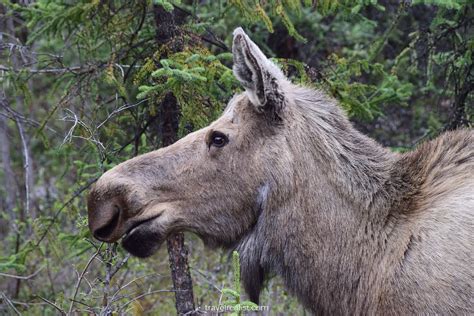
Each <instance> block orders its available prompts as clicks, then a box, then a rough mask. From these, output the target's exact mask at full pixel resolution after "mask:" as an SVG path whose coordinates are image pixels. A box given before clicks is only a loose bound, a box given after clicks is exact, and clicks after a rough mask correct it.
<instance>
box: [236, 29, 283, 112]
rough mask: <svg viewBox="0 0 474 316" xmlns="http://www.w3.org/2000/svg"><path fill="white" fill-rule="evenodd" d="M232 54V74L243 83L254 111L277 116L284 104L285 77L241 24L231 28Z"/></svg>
mask: <svg viewBox="0 0 474 316" xmlns="http://www.w3.org/2000/svg"><path fill="white" fill-rule="evenodd" d="M232 54H233V56H234V67H233V71H234V75H235V76H236V77H237V79H238V80H239V81H240V82H241V83H242V85H243V86H244V88H245V91H246V92H247V95H248V97H249V99H250V102H252V104H253V105H254V106H255V107H256V108H257V110H259V111H262V112H264V111H265V112H267V111H269V112H271V113H272V114H273V115H276V116H277V117H278V115H279V113H280V111H281V110H282V109H283V107H284V106H285V103H286V99H285V94H284V91H283V89H282V85H284V84H285V83H286V82H287V79H286V77H285V76H284V75H283V73H282V72H281V70H280V69H279V68H278V67H277V66H276V65H275V64H274V63H273V62H271V61H270V60H269V59H268V58H267V57H265V55H264V54H263V53H262V51H261V50H260V49H259V48H258V46H257V45H256V44H255V43H254V42H252V40H250V38H249V37H248V36H247V34H245V32H244V30H243V29H242V28H240V27H239V28H237V29H235V31H234V41H233V45H232Z"/></svg>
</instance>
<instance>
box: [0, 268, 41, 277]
mask: <svg viewBox="0 0 474 316" xmlns="http://www.w3.org/2000/svg"><path fill="white" fill-rule="evenodd" d="M44 267H45V266H42V267H41V268H39V269H38V270H37V271H36V272H34V273H32V274H30V275H26V276H23V275H14V274H8V273H0V276H2V277H5V278H12V279H17V280H29V279H31V278H34V277H35V276H36V275H37V274H38V273H40V272H41V270H43V269H44Z"/></svg>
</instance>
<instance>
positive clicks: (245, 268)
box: [88, 29, 474, 314]
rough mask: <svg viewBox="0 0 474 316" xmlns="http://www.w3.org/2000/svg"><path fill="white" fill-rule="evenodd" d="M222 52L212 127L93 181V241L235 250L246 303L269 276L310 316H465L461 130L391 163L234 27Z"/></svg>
mask: <svg viewBox="0 0 474 316" xmlns="http://www.w3.org/2000/svg"><path fill="white" fill-rule="evenodd" d="M233 53H234V73H235V74H236V76H237V78H238V79H239V80H240V81H241V82H242V84H243V86H244V87H245V88H246V92H245V93H243V94H240V95H237V96H235V97H234V98H233V99H232V100H231V101H230V102H229V105H228V107H227V109H226V110H225V112H224V114H223V115H222V117H221V118H219V119H218V120H217V121H215V122H214V123H212V124H211V125H210V126H208V127H206V128H204V129H202V130H199V131H197V132H194V133H192V134H190V135H188V136H186V137H184V138H183V139H181V140H180V141H178V142H177V143H175V144H173V145H171V146H169V147H166V148H163V149H160V150H157V151H154V152H151V153H148V154H145V155H142V156H139V157H136V158H133V159H130V160H128V161H126V162H124V163H122V164H120V165H118V166H116V167H115V168H113V169H112V170H110V171H108V172H107V173H105V174H104V175H103V176H102V177H101V178H100V179H99V181H98V182H97V184H96V185H95V187H94V188H93V190H92V191H91V193H90V196H89V200H88V209H89V226H90V228H91V230H92V231H93V232H94V234H95V236H96V237H98V238H99V239H101V240H105V241H109V242H112V241H116V240H118V239H119V238H121V237H122V236H124V235H125V237H124V238H123V246H124V247H125V249H127V250H128V251H129V252H131V253H132V254H134V255H137V256H141V257H146V256H149V255H151V254H152V253H153V252H154V251H155V250H156V249H157V248H158V247H159V245H160V243H161V242H162V241H163V240H164V239H165V238H166V237H167V236H168V235H169V234H170V233H172V232H176V231H183V230H186V231H191V232H194V233H196V234H197V235H199V236H200V237H201V238H202V239H203V240H204V241H205V242H206V243H207V244H209V245H215V246H223V247H226V248H229V249H237V250H238V251H239V252H240V254H241V261H242V279H243V282H244V286H245V289H246V291H247V292H248V294H249V296H250V298H251V299H252V300H254V301H258V297H259V293H260V289H261V286H262V282H263V281H264V279H265V276H266V275H267V274H269V273H276V274H278V275H280V276H282V278H283V280H284V281H285V284H286V286H287V288H288V289H289V290H290V291H291V292H292V293H294V294H295V295H296V296H297V297H298V298H299V300H300V301H301V302H302V304H303V305H304V306H305V307H306V308H308V309H309V310H310V311H312V312H314V313H321V314H353V313H354V314H407V313H408V314H420V313H424V314H434V313H436V314H471V313H473V309H472V294H473V292H472V291H473V289H472V288H473V283H474V281H473V279H474V276H473V269H472V263H473V260H472V259H473V258H472V253H473V250H474V249H473V236H472V224H473V210H474V143H473V141H474V133H473V131H472V130H461V131H456V132H449V133H445V134H443V135H441V136H440V137H438V138H437V139H435V140H433V141H430V142H427V143H424V144H422V145H421V146H419V147H418V148H417V149H416V150H414V151H413V152H410V153H406V154H395V153H392V152H390V151H389V150H387V149H385V148H382V147H381V146H380V145H378V144H377V143H376V142H374V141H373V140H371V139H370V138H368V137H366V136H364V135H362V134H361V133H359V132H358V131H356V130H355V129H354V128H353V127H352V125H351V124H350V122H349V121H348V119H347V118H346V116H345V115H344V113H343V112H342V111H341V110H340V109H339V107H338V106H337V105H336V104H335V101H334V100H332V99H329V98H327V97H326V96H325V95H324V94H322V93H320V92H318V91H314V90H311V89H308V88H304V87H299V86H295V85H292V84H291V83H289V82H288V80H287V79H286V78H285V77H284V76H283V75H282V73H281V71H280V70H279V69H278V68H277V67H276V66H275V65H274V64H272V63H271V62H270V61H269V60H268V59H266V57H265V56H264V55H263V54H262V53H261V51H260V50H259V49H258V47H257V46H256V45H255V44H254V43H253V42H252V41H251V40H250V39H249V38H248V37H247V36H246V35H245V33H243V31H242V30H241V29H237V30H236V31H235V33H234V47H233ZM215 131H218V132H220V133H223V134H225V135H226V136H227V137H228V143H227V144H226V145H225V146H223V147H221V148H219V147H216V146H215V145H212V144H210V142H211V140H212V135H213V132H215Z"/></svg>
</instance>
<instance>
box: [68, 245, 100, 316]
mask: <svg viewBox="0 0 474 316" xmlns="http://www.w3.org/2000/svg"><path fill="white" fill-rule="evenodd" d="M103 244H104V243H101V244H100V247H99V249H97V251H96V252H95V253H94V255H93V256H92V257H90V259H89V261H87V264H86V266H85V267H84V270H82V273H81V275H80V276H79V279H78V280H77V283H76V286H75V288H74V295H73V296H72V299H71V305H70V306H69V311H68V314H71V313H72V308H73V307H74V301H75V299H76V296H77V292H78V291H79V286H80V285H81V281H82V278H83V277H84V274H86V272H87V269H89V266H90V265H91V263H92V261H93V260H94V258H95V257H97V256H98V255H99V252H100V249H101V248H102V245H103Z"/></svg>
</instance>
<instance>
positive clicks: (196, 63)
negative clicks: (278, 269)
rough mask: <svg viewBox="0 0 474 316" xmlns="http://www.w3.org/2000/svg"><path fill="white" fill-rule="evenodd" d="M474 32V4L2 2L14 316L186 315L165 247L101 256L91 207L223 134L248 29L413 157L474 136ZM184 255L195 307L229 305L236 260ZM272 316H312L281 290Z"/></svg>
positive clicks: (300, 76)
mask: <svg viewBox="0 0 474 316" xmlns="http://www.w3.org/2000/svg"><path fill="white" fill-rule="evenodd" d="M473 24H474V5H473V4H472V2H471V1H469V0H465V1H462V0H413V1H389V0H380V1H377V0H337V1H335V0H319V1H299V0H232V1H220V0H219V1H210V0H208V1H206V0H202V1H197V0H188V1H184V0H183V1H166V0H153V1H145V0H143V1H138V0H137V1H118V0H117V1H114V0H109V1H107V0H93V1H64V0H63V1H54V0H38V1H29V0H21V1H6V0H0V151H1V155H0V162H1V164H0V183H1V184H0V210H1V213H0V237H1V241H2V242H1V243H0V314H34V315H36V314H41V315H55V314H58V313H64V314H65V313H76V312H77V313H94V314H103V315H110V314H112V313H127V314H128V313H130V314H136V315H141V314H158V313H160V314H173V313H176V310H175V302H174V297H175V294H174V292H173V291H172V290H173V283H172V280H171V278H170V270H169V260H168V254H167V250H166V247H162V249H161V250H160V251H159V252H158V253H157V254H156V255H154V256H153V257H152V258H149V259H147V260H138V259H136V258H133V257H129V255H127V254H126V253H125V252H124V251H123V250H122V249H121V248H120V247H119V246H117V245H105V244H101V243H99V242H97V241H96V240H94V239H93V238H92V236H91V234H90V232H89V230H88V227H87V211H86V206H85V201H86V195H87V192H88V189H89V187H90V186H91V185H92V184H93V183H94V182H95V181H96V180H97V178H98V177H99V176H100V175H101V174H102V173H103V172H104V171H106V170H108V169H110V168H111V167H113V166H114V165H116V164H118V163H120V162H122V161H124V160H126V159H129V158H131V157H133V156H136V155H138V154H141V153H145V152H148V151H151V150H154V149H157V148H160V147H162V146H166V145H168V144H170V143H172V142H174V141H176V140H177V139H178V138H180V137H182V136H184V135H186V134H187V133H189V132H191V131H193V130H196V129H199V128H201V127H204V126H206V125H207V124H209V122H211V121H213V120H214V119H216V118H217V117H218V116H219V114H220V113H221V111H222V110H223V108H224V106H225V105H226V102H227V101H228V100H229V98H230V97H231V96H232V95H233V94H234V93H235V92H236V91H240V90H241V87H240V86H239V84H238V83H237V82H236V80H235V78H234V77H233V75H232V71H231V67H232V55H231V54H230V48H231V36H232V31H233V30H234V28H236V27H237V26H242V27H244V29H245V30H246V31H247V32H248V33H249V35H250V36H251V38H252V39H253V40H254V41H255V42H256V43H257V44H258V45H259V46H260V47H261V48H262V49H263V51H264V52H265V53H266V54H267V56H269V57H272V58H274V61H275V62H276V63H278V64H279V65H280V66H281V67H282V69H283V70H284V72H285V73H286V74H287V75H288V76H289V77H291V79H292V81H293V82H295V83H300V84H305V85H310V86H313V87H315V88H318V89H322V90H324V91H326V93H327V94H329V95H331V96H333V97H334V98H336V99H338V100H339V103H340V105H341V106H342V107H343V108H344V109H345V111H346V112H347V113H348V115H349V116H350V118H351V120H352V121H353V123H354V125H355V126H356V127H357V128H358V129H359V130H361V131H362V132H364V133H366V134H368V135H370V136H371V137H373V138H375V139H376V140H378V141H379V142H380V143H382V144H383V145H385V146H389V147H390V148H392V150H394V151H405V150H410V149H412V148H413V147H414V146H416V145H417V144H418V143H420V142H422V141H425V140H427V139H430V138H433V137H435V136H436V135H438V134H439V133H441V132H443V131H445V130H452V129H456V128H461V127H472V115H473V112H474V109H473V108H474V107H473V104H474V102H473V101H474V95H473V93H472V92H473V89H474V74H473V73H474V70H473V58H472V52H473V50H474V37H473V33H474V30H473ZM186 245H187V247H188V249H189V267H190V271H191V276H192V279H193V285H194V302H195V307H199V306H204V305H219V304H220V303H222V301H223V300H225V296H226V295H225V293H226V291H224V293H223V292H222V290H223V289H225V288H228V287H231V284H232V274H233V271H234V270H235V269H232V265H231V264H230V263H229V260H228V253H226V252H224V251H215V250H213V251H211V250H208V249H205V248H204V247H203V245H202V242H201V241H200V240H199V239H198V238H197V237H195V236H193V235H186ZM261 304H262V305H266V306H269V308H270V311H271V312H270V313H271V314H272V315H273V314H277V313H281V314H302V313H304V310H303V309H302V308H301V307H300V305H299V304H298V303H297V302H296V300H294V299H293V298H291V296H289V295H288V293H286V292H285V290H284V288H283V286H282V284H281V281H280V280H279V279H278V278H272V279H270V281H269V282H267V284H266V289H265V291H264V293H263V296H262V299H261Z"/></svg>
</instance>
